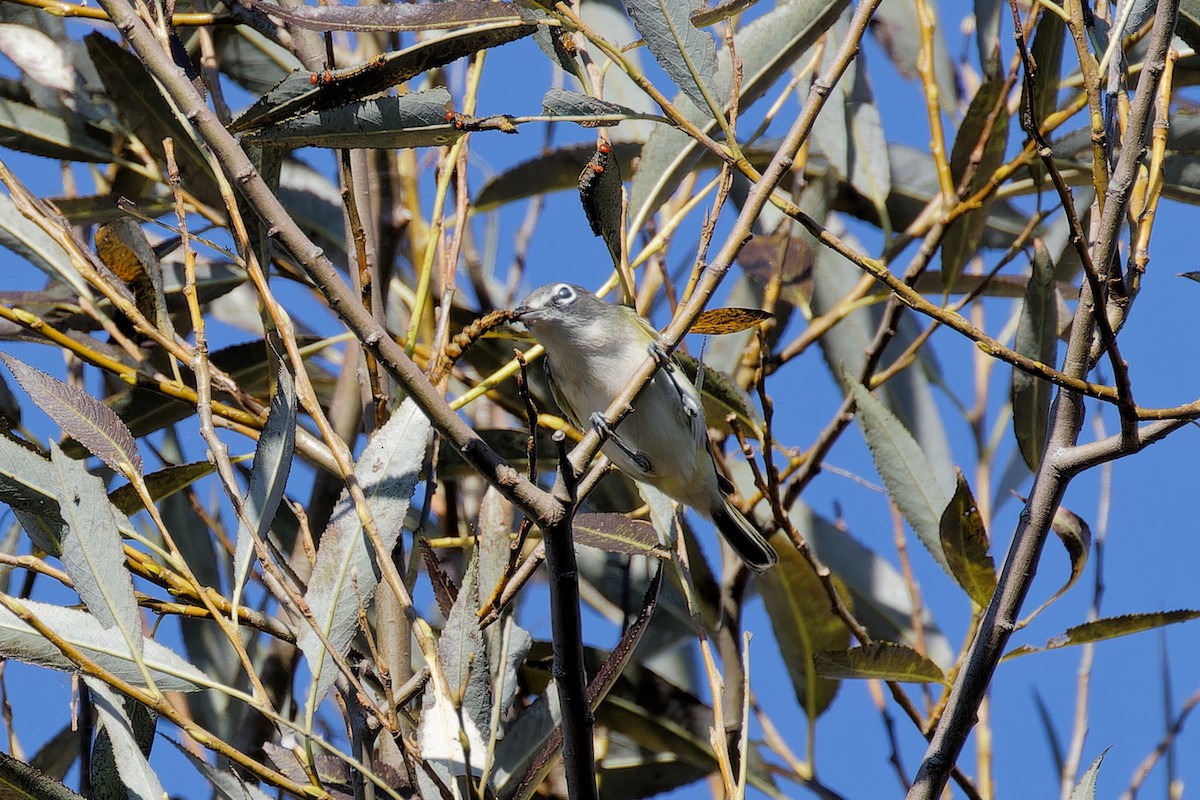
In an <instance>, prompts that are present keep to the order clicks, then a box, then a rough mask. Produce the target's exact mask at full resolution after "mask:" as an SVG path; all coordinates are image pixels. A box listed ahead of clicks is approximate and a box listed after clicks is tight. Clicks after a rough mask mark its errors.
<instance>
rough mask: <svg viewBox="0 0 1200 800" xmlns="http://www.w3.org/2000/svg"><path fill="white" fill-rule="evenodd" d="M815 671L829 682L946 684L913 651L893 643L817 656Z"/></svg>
mask: <svg viewBox="0 0 1200 800" xmlns="http://www.w3.org/2000/svg"><path fill="white" fill-rule="evenodd" d="M816 666H817V671H818V672H819V673H821V674H822V675H825V676H826V677H829V678H873V679H876V680H884V681H901V682H903V683H946V675H945V673H943V672H942V670H941V668H940V667H938V665H937V664H935V663H933V661H931V660H929V659H928V658H926V657H925V656H923V655H921V654H920V653H918V652H917V651H916V650H913V649H911V648H908V647H905V646H903V645H899V644H893V643H892V642H874V643H872V644H871V645H870V646H869V647H852V648H850V649H849V650H842V651H827V652H824V653H818V654H817V658H816Z"/></svg>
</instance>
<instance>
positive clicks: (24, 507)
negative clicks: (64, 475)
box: [0, 436, 67, 556]
mask: <svg viewBox="0 0 1200 800" xmlns="http://www.w3.org/2000/svg"><path fill="white" fill-rule="evenodd" d="M57 485H58V481H57V479H56V477H55V475H54V471H53V469H52V468H51V466H50V462H49V461H48V460H47V459H45V458H42V457H41V456H40V455H38V454H37V453H35V452H33V451H32V450H30V449H26V448H24V447H22V446H21V445H19V444H17V443H16V442H14V441H12V440H11V439H9V438H8V437H6V436H0V502H4V503H7V504H8V505H9V507H11V508H12V510H13V512H14V513H15V514H16V515H17V518H18V519H19V520H20V522H21V527H23V528H25V532H26V533H28V534H29V537H30V538H31V539H32V540H33V543H34V545H36V546H37V547H38V548H39V549H41V550H43V551H44V552H47V553H49V554H51V555H55V556H57V555H59V554H60V553H62V536H63V531H64V530H65V528H66V525H67V523H66V522H65V521H64V520H63V517H62V511H61V509H59V507H58V492H57V491H56V490H55V487H56V486H57Z"/></svg>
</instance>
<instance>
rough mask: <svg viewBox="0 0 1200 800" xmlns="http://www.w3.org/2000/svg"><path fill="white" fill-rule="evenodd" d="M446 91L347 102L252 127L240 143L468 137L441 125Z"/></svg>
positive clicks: (345, 143)
mask: <svg viewBox="0 0 1200 800" xmlns="http://www.w3.org/2000/svg"><path fill="white" fill-rule="evenodd" d="M449 102H450V93H449V92H448V91H446V90H445V89H443V88H441V87H438V88H436V89H431V90H429V91H427V92H412V93H410V94H405V95H401V96H399V97H381V98H377V99H374V100H363V101H360V102H356V103H347V104H346V105H342V106H338V107H337V108H330V109H323V110H321V111H313V112H311V113H307V114H300V115H298V116H295V117H290V118H288V119H286V120H280V121H278V122H275V123H273V124H271V125H269V126H267V127H263V128H255V129H253V130H252V131H249V132H248V133H245V134H243V135H242V140H243V141H247V142H254V143H256V144H262V145H270V146H274V147H327V148H374V149H383V150H391V149H396V148H405V147H438V146H441V145H450V144H453V143H454V142H455V141H457V140H458V139H461V138H462V137H463V136H465V135H466V134H467V131H466V130H465V129H462V128H456V127H455V126H454V125H452V124H451V123H449V122H447V121H446V105H447V103H449Z"/></svg>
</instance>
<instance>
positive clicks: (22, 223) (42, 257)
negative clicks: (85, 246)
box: [0, 194, 92, 298]
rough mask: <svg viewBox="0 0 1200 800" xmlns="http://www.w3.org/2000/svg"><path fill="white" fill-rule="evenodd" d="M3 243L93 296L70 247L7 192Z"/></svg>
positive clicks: (0, 233)
mask: <svg viewBox="0 0 1200 800" xmlns="http://www.w3.org/2000/svg"><path fill="white" fill-rule="evenodd" d="M0 245H3V246H4V247H7V248H8V249H9V250H11V251H12V252H14V253H16V254H17V255H18V256H20V257H21V258H23V259H25V260H26V261H28V262H29V264H30V265H31V266H33V267H36V268H37V269H40V270H41V271H42V272H44V273H46V274H47V275H48V276H50V278H51V279H52V280H54V281H56V282H58V283H63V284H65V285H67V286H70V287H71V288H72V289H73V290H75V292H76V294H78V295H79V296H80V297H87V298H91V297H92V292H91V289H90V287H89V286H88V285H87V282H86V281H84V280H83V278H81V277H80V275H79V271H78V270H76V269H75V267H74V266H72V265H71V257H70V256H69V255H67V251H66V250H64V249H63V248H62V246H61V245H59V243H58V242H56V241H55V240H54V239H53V238H52V237H51V236H50V234H48V233H46V232H45V231H44V230H42V229H41V227H39V226H38V225H36V224H34V223H33V222H32V221H30V220H29V219H27V218H26V217H25V215H24V214H22V213H21V212H20V211H19V210H18V209H17V206H16V204H15V203H13V201H12V198H11V197H9V196H8V195H7V194H0Z"/></svg>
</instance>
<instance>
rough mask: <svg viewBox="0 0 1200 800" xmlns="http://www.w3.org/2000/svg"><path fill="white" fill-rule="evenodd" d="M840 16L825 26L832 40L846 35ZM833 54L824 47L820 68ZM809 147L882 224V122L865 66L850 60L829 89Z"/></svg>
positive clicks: (887, 179)
mask: <svg viewBox="0 0 1200 800" xmlns="http://www.w3.org/2000/svg"><path fill="white" fill-rule="evenodd" d="M848 29H849V22H848V19H847V17H846V16H845V15H843V17H842V18H841V19H839V20H838V22H837V24H836V25H834V27H833V28H831V29H830V33H831V35H832V36H833V38H834V39H835V40H837V39H840V38H842V37H844V36H846V35H847V34H848ZM835 56H836V48H832V47H827V48H826V49H825V52H824V55H823V60H822V65H821V69H822V70H824V69H825V68H826V67H827V66H828V65H829V64H830V63H831V62H832V59H833V58H834V57H835ZM812 142H813V146H814V147H815V148H816V149H817V150H818V151H820V152H821V153H822V154H824V156H825V158H826V159H827V160H828V162H829V168H830V170H831V171H832V172H833V174H834V175H835V176H836V177H837V179H838V180H839V181H847V182H849V184H850V186H851V187H852V188H853V189H854V190H855V191H856V192H857V193H858V194H859V195H861V196H862V197H864V198H866V199H867V200H868V201H869V202H870V203H871V205H872V206H873V207H874V208H875V210H876V213H877V214H878V215H879V217H880V220H881V222H884V223H885V224H890V223H887V199H888V195H889V194H891V190H892V172H891V164H890V163H889V160H888V144H887V137H886V136H885V135H884V132H883V121H882V119H881V118H880V115H879V109H878V108H877V107H876V106H875V97H874V93H873V92H872V91H871V84H870V81H869V80H868V77H867V71H866V69H861V68H860V65H859V64H857V63H851V64H850V66H849V67H848V68H847V70H846V74H844V75H843V76H842V78H841V80H839V81H838V83H837V85H836V86H835V87H834V89H833V91H832V92H831V94H830V96H829V98H828V100H826V102H825V105H824V106H823V107H822V108H821V113H820V115H819V116H818V117H817V120H816V122H815V123H814V124H813V130H812Z"/></svg>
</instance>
